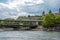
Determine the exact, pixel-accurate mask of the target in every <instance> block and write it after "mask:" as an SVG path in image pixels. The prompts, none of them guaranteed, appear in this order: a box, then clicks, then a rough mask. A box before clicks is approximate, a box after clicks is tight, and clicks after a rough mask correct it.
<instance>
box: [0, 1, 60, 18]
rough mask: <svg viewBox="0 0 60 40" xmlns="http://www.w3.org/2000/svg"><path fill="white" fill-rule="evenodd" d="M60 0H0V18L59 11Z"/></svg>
mask: <svg viewBox="0 0 60 40" xmlns="http://www.w3.org/2000/svg"><path fill="white" fill-rule="evenodd" d="M59 8H60V0H0V19H1V18H16V17H18V16H27V15H41V14H42V11H45V12H46V13H48V12H49V10H52V12H53V13H58V12H59Z"/></svg>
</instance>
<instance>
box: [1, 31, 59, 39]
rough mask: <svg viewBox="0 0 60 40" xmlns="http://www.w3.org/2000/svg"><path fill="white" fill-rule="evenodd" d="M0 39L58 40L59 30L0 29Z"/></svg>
mask: <svg viewBox="0 0 60 40" xmlns="http://www.w3.org/2000/svg"><path fill="white" fill-rule="evenodd" d="M0 40H60V32H45V31H0Z"/></svg>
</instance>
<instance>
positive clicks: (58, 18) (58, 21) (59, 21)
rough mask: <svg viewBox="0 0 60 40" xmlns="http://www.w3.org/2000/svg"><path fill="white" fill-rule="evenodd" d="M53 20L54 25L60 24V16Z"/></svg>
mask: <svg viewBox="0 0 60 40" xmlns="http://www.w3.org/2000/svg"><path fill="white" fill-rule="evenodd" d="M55 19H56V21H55V23H56V24H60V16H56V18H55Z"/></svg>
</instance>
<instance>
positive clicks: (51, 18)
mask: <svg viewBox="0 0 60 40" xmlns="http://www.w3.org/2000/svg"><path fill="white" fill-rule="evenodd" d="M54 24H55V15H54V14H52V13H50V14H47V15H45V16H44V18H43V27H45V28H49V27H53V26H54Z"/></svg>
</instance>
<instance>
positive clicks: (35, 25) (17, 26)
mask: <svg viewBox="0 0 60 40" xmlns="http://www.w3.org/2000/svg"><path fill="white" fill-rule="evenodd" d="M0 22H2V23H3V22H12V23H13V22H19V23H20V22H22V23H23V22H28V23H29V22H33V23H35V24H34V25H29V24H26V25H23V24H18V23H17V24H0V27H2V26H4V27H10V28H14V29H19V28H21V27H24V28H25V29H27V28H28V29H31V28H36V27H37V26H38V25H39V23H42V20H0Z"/></svg>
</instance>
